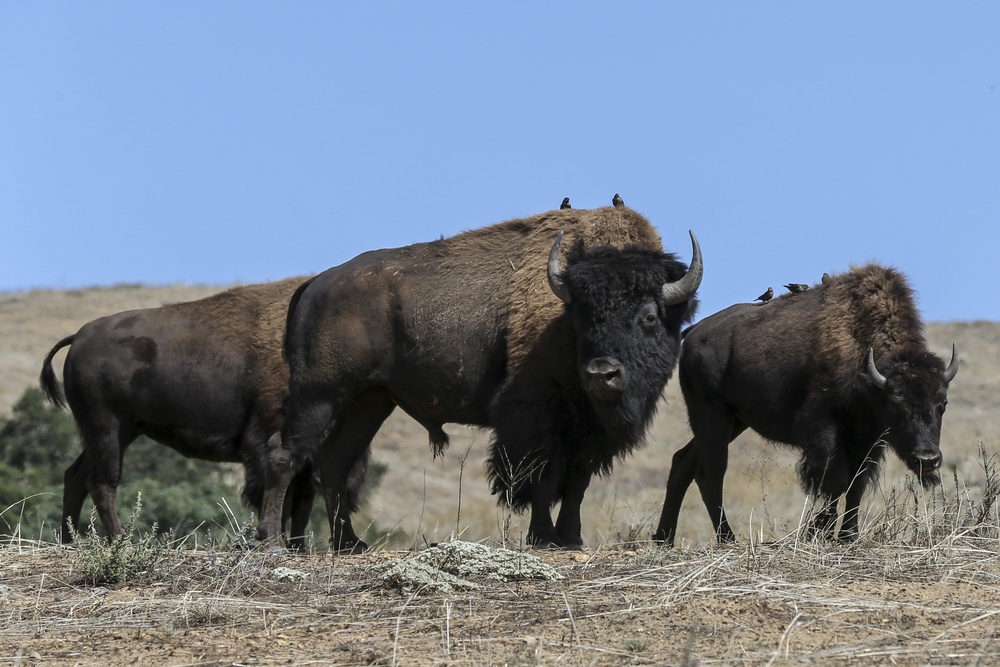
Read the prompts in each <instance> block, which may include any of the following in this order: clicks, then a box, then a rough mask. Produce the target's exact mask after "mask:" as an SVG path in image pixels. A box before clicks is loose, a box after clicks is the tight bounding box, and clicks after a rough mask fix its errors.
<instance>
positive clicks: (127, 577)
mask: <svg viewBox="0 0 1000 667" xmlns="http://www.w3.org/2000/svg"><path fill="white" fill-rule="evenodd" d="M141 512H142V496H141V494H140V495H137V496H136V499H135V506H134V507H133V509H132V514H131V515H130V516H129V520H128V521H127V522H126V523H125V525H124V526H122V534H121V535H119V536H118V537H116V538H114V539H113V540H111V541H110V542H109V541H107V540H105V539H104V537H102V536H101V534H100V533H99V532H98V529H97V527H96V526H95V525H94V524H95V521H96V512H91V513H90V530H89V531H88V532H87V534H86V535H81V534H80V533H77V532H76V531H73V541H74V542H75V543H76V548H75V550H74V554H75V561H76V565H77V566H78V567H79V568H80V569H81V570H82V572H83V578H84V581H86V582H87V583H88V584H90V585H91V586H94V585H97V584H120V583H124V582H127V581H132V580H134V579H136V578H137V577H139V576H140V575H142V574H145V573H148V572H150V571H151V570H152V569H153V566H154V565H156V563H158V562H159V561H160V559H161V558H162V557H163V555H164V552H165V551H166V545H167V543H168V540H167V539H163V538H161V539H157V537H156V535H155V530H156V526H155V524H154V526H153V530H152V531H150V532H148V533H146V534H145V535H137V537H138V540H137V541H136V542H133V541H132V538H133V536H134V535H136V523H137V521H138V520H139V515H140V513H141Z"/></svg>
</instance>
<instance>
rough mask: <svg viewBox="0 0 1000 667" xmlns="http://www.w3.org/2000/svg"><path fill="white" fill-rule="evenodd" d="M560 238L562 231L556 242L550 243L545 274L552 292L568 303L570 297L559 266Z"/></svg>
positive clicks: (561, 237)
mask: <svg viewBox="0 0 1000 667" xmlns="http://www.w3.org/2000/svg"><path fill="white" fill-rule="evenodd" d="M562 239H563V233H562V232H559V236H557V237H556V242H555V243H553V244H552V250H551V251H550V252H549V267H548V269H547V270H546V274H547V275H548V277H549V287H551V288H552V292H553V293H554V294H555V295H556V296H557V297H559V299H560V300H561V301H562V302H563V303H566V304H568V303H570V302H571V301H572V299H571V298H570V295H569V288H568V287H566V278H565V277H563V272H562V267H561V266H559V244H560V243H562Z"/></svg>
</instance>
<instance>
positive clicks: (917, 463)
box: [912, 452, 941, 475]
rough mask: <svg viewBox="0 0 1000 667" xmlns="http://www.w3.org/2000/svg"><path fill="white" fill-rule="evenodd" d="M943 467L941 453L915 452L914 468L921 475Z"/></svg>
mask: <svg viewBox="0 0 1000 667" xmlns="http://www.w3.org/2000/svg"><path fill="white" fill-rule="evenodd" d="M940 467H941V453H940V452H936V453H933V454H914V456H913V464H912V468H913V469H914V470H915V471H918V474H920V475H930V474H932V473H933V472H934V471H936V470H937V469H938V468H940Z"/></svg>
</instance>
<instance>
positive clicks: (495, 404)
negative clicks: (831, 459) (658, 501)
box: [258, 207, 702, 550]
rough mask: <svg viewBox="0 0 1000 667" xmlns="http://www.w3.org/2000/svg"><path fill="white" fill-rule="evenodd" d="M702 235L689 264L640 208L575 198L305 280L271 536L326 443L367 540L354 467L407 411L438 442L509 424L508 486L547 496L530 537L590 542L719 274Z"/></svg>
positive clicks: (526, 496) (338, 520)
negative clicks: (699, 294)
mask: <svg viewBox="0 0 1000 667" xmlns="http://www.w3.org/2000/svg"><path fill="white" fill-rule="evenodd" d="M561 233H564V234H565V241H563V245H564V246H566V247H567V248H571V250H570V251H569V252H568V253H567V254H566V256H565V258H564V260H561V259H560V252H561V251H560V247H561V246H560V243H559V242H558V241H556V239H557V236H559V235H560V234H561ZM691 240H692V244H693V246H694V256H693V259H692V262H691V268H690V270H688V268H687V267H686V266H685V265H684V264H682V263H681V262H679V261H678V260H677V258H676V257H675V256H674V255H673V254H670V253H664V252H663V250H662V245H661V242H660V238H659V236H658V234H657V233H656V231H655V230H654V228H653V227H652V225H650V224H649V222H648V221H646V220H645V219H644V218H643V217H642V216H640V215H639V214H638V213H635V212H634V211H631V210H628V209H626V208H624V207H623V208H612V207H608V208H601V209H596V210H579V209H563V210H558V211H550V212H548V213H544V214H541V215H538V216H535V217H532V218H528V219H524V220H511V221H508V222H504V223H501V224H497V225H493V226H489V227H484V228H481V229H477V230H473V231H469V232H465V233H462V234H459V235H457V236H454V237H451V238H447V239H441V240H438V241H434V242H431V243H421V244H416V245H412V246H407V247H404V248H397V249H393V250H377V251H374V252H368V253H365V254H363V255H360V256H358V257H356V258H355V259H353V260H351V261H349V262H347V263H345V264H342V265H340V266H338V267H335V268H332V269H329V270H328V271H326V272H324V273H322V274H320V275H319V276H317V277H316V278H314V279H312V280H311V281H309V282H308V283H306V284H305V285H303V286H302V287H301V288H299V290H298V291H297V292H296V294H295V296H294V297H293V298H292V303H291V306H290V308H289V312H288V327H287V333H286V338H285V352H286V358H287V360H288V362H289V366H290V371H291V379H290V396H289V404H288V416H287V421H286V423H285V427H284V430H283V438H282V440H283V442H284V446H285V450H284V452H283V456H281V457H276V458H275V460H274V467H273V473H274V476H273V477H269V479H268V489H267V491H266V492H265V496H264V505H263V508H262V516H261V522H260V525H259V527H258V534H259V536H260V537H261V538H262V539H267V538H268V537H271V536H275V535H277V532H278V523H277V517H278V513H279V508H280V501H281V498H282V497H283V496H284V486H283V485H284V484H286V483H287V481H288V479H289V478H290V476H291V475H292V474H293V473H294V471H295V470H296V469H297V467H298V465H300V464H301V462H302V461H304V460H308V459H309V458H310V457H311V456H312V455H313V454H314V452H315V451H316V448H317V447H319V453H318V460H319V466H320V469H321V478H322V482H323V488H324V494H325V497H326V502H327V509H328V511H329V517H330V527H331V533H332V535H333V546H334V547H335V548H337V549H353V550H360V549H364V548H365V546H366V545H365V544H364V543H363V542H362V541H361V540H360V539H359V538H358V536H357V535H356V534H355V531H354V529H353V527H352V525H351V513H352V512H354V511H356V509H357V507H356V504H355V502H354V497H353V495H352V493H351V492H350V490H349V488H348V477H349V471H350V470H351V469H352V468H353V467H354V466H355V465H356V464H357V462H359V461H363V460H364V459H365V457H367V456H368V453H369V446H370V443H371V440H372V438H373V436H374V435H375V433H376V432H377V431H378V429H379V427H380V426H381V424H382V422H383V421H384V420H385V419H386V418H387V417H388V416H389V414H390V413H391V412H392V410H393V409H394V408H395V406H397V405H398V406H399V407H401V408H402V409H403V410H404V411H406V412H407V413H408V414H409V415H411V416H412V417H414V418H415V419H416V420H417V421H418V422H419V423H421V424H422V425H424V427H425V428H427V429H428V430H429V431H430V432H431V440H432V443H433V444H434V446H435V447H436V448H437V449H438V450H440V448H442V447H444V446H445V445H446V444H447V436H446V435H445V434H444V432H443V431H442V430H441V426H442V425H443V424H444V423H447V422H455V423H463V424H470V425H476V426H488V427H491V428H493V430H494V434H493V439H492V443H491V446H490V455H489V463H488V468H489V473H490V478H491V480H492V487H493V490H494V492H496V493H498V494H499V496H500V498H499V500H501V501H503V502H509V503H511V504H512V505H513V506H514V507H515V508H525V507H527V506H529V505H530V507H531V522H530V527H529V532H528V540H529V541H530V542H531V543H532V544H553V545H560V546H575V545H579V544H581V543H582V537H581V531H580V504H581V502H582V500H583V495H584V491H585V490H586V488H587V486H588V484H589V483H590V478H591V476H592V475H593V474H594V473H595V472H597V473H607V472H609V471H610V470H611V466H612V463H613V461H614V459H615V458H616V457H622V456H624V455H626V454H627V453H628V452H629V450H630V449H631V448H632V447H634V446H635V445H636V444H637V443H639V442H640V441H641V439H642V437H643V435H644V433H645V431H646V427H647V425H648V424H649V421H650V419H651V418H652V415H653V412H654V410H655V406H656V401H657V399H658V398H659V397H660V394H661V392H662V390H663V388H664V386H665V384H666V382H667V380H668V378H669V377H670V375H671V374H672V372H673V368H674V366H675V364H676V358H677V349H678V347H679V342H680V340H679V339H680V329H681V327H682V325H683V324H684V323H685V322H687V321H689V320H690V318H691V317H692V315H693V313H694V308H695V298H694V295H695V291H696V290H697V289H698V285H699V284H700V282H701V276H702V263H701V254H700V251H699V249H698V245H697V241H696V240H695V238H694V235H693V234H692V235H691ZM553 242H556V243H555V246H554V247H553ZM550 251H551V258H550V257H549V255H550ZM563 261H564V262H565V263H564V265H563ZM563 266H565V268H562V267H563ZM546 267H548V271H546ZM557 295H558V296H557ZM272 481H273V482H274V483H273V485H272ZM560 500H561V501H562V505H561V508H560V512H559V517H558V520H557V521H556V523H555V525H553V522H552V518H551V516H550V511H551V507H552V505H554V504H555V503H556V502H557V501H560Z"/></svg>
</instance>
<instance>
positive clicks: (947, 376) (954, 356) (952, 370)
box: [944, 343, 958, 384]
mask: <svg viewBox="0 0 1000 667" xmlns="http://www.w3.org/2000/svg"><path fill="white" fill-rule="evenodd" d="M956 375H958V350H957V349H956V348H955V344H954V343H952V344H951V363H949V364H948V368H946V369H944V383H945V384H948V383H950V382H951V381H952V380H954V379H955V376H956Z"/></svg>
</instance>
